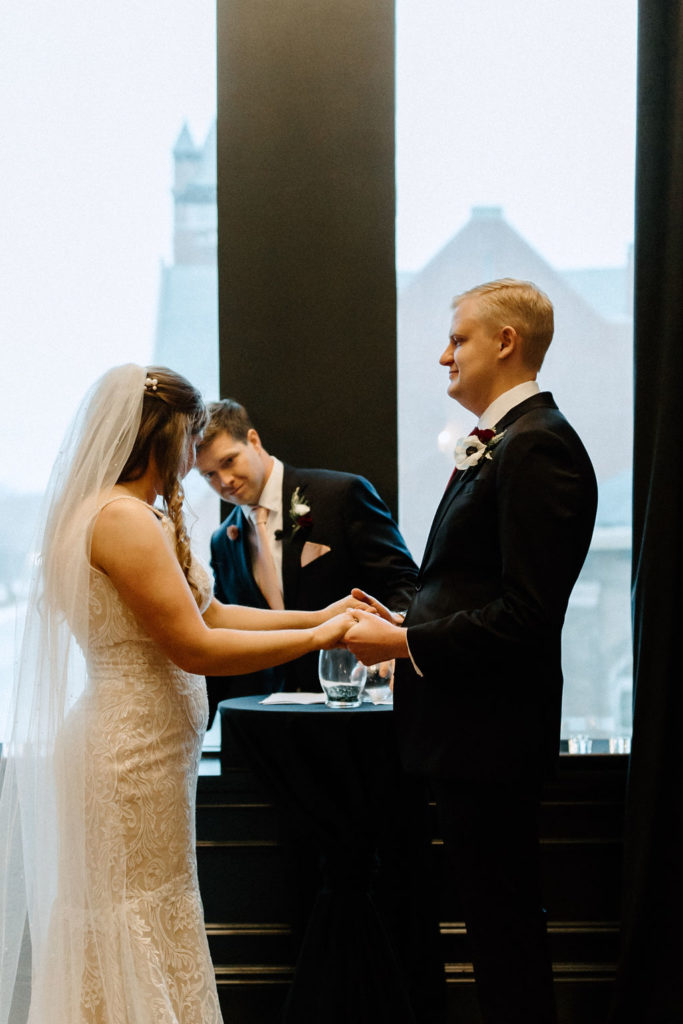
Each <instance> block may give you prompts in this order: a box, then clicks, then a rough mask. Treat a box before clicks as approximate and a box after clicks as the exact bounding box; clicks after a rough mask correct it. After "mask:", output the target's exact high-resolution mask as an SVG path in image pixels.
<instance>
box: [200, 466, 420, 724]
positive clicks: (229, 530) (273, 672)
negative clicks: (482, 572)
mask: <svg viewBox="0 0 683 1024" xmlns="http://www.w3.org/2000/svg"><path fill="white" fill-rule="evenodd" d="M297 487H298V488H299V492H300V494H301V495H302V496H303V498H304V499H305V501H306V503H307V504H308V505H309V507H310V509H311V520H312V522H311V523H310V524H308V525H304V526H300V527H299V529H297V530H296V531H294V529H293V524H292V523H291V522H290V518H289V507H290V503H291V499H292V495H293V493H294V491H295V489H296V488H297ZM282 505H283V536H282V577H283V596H284V602H285V607H286V608H298V609H303V610H305V611H309V610H313V609H317V608H323V607H325V606H326V605H328V604H330V603H331V602H332V601H336V600H337V599H338V598H340V597H343V596H344V594H347V593H349V591H350V590H351V588H352V587H361V588H362V589H364V590H367V591H368V592H369V593H371V594H373V595H374V596H376V597H378V598H379V599H380V600H381V601H383V602H384V603H385V604H387V605H388V606H389V607H390V608H392V609H395V610H403V609H405V608H406V607H407V606H408V604H409V602H410V599H411V597H412V595H413V593H414V591H415V577H416V575H417V566H416V565H415V563H414V562H413V560H412V558H411V557H410V553H409V552H408V549H407V547H406V545H405V542H404V540H403V538H402V536H401V534H400V533H399V531H398V527H397V526H396V524H395V522H394V521H393V519H392V518H391V514H390V512H389V510H388V508H387V507H386V505H385V504H384V502H383V501H382V499H381V498H380V497H379V495H378V494H377V491H376V490H375V489H374V487H373V486H372V484H371V483H369V481H367V480H365V479H364V478H363V477H360V476H354V475H353V474H351V473H338V472H334V471H332V470H326V469H294V468H293V467H292V466H287V465H285V467H284V476H283V487H282ZM245 525H246V524H245V523H244V515H243V512H242V509H241V508H240V507H238V506H236V507H235V508H234V509H233V510H232V512H231V513H230V515H229V516H228V518H227V519H226V520H225V521H224V522H223V523H222V524H221V526H220V527H219V529H218V530H216V532H215V533H214V535H213V537H212V538H211V565H212V567H213V571H214V576H215V581H216V583H215V593H216V597H217V598H218V600H219V601H222V602H223V603H225V604H241V605H250V606H252V607H256V608H265V607H267V604H266V601H265V599H264V597H263V595H262V594H261V591H260V590H259V588H258V586H257V585H256V583H255V581H254V577H253V575H252V571H251V549H250V544H249V537H248V533H247V530H248V527H246V528H245ZM235 534H236V536H235ZM231 536H232V538H233V539H231ZM307 541H310V542H311V543H314V544H321V545H325V546H327V547H329V548H330V550H329V551H328V552H326V553H325V554H323V555H321V556H320V557H318V558H316V559H315V560H314V561H312V562H310V563H309V564H308V565H305V566H302V565H301V554H302V550H303V548H304V544H305V543H306V542H307ZM208 687H209V703H210V707H211V716H213V711H214V710H215V707H216V704H217V702H218V701H220V700H225V699H226V698H228V697H236V696H243V695H245V694H250V693H270V692H274V691H276V690H282V689H286V690H297V689H298V690H304V691H311V690H313V691H315V690H318V689H319V688H320V685H319V682H318V664H317V655H316V654H310V655H306V656H305V657H303V658H299V659H298V660H297V661H294V662H290V663H288V664H286V665H282V666H278V667H276V668H273V669H266V670H264V671H263V672H255V673H252V674H250V675H244V676H232V677H225V678H210V679H209V680H208Z"/></svg>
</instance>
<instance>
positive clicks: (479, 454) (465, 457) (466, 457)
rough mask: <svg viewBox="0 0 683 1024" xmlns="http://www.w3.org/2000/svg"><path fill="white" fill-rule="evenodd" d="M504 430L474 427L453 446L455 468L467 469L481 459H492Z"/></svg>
mask: <svg viewBox="0 0 683 1024" xmlns="http://www.w3.org/2000/svg"><path fill="white" fill-rule="evenodd" d="M504 435H505V431H504V430H501V432H500V434H496V432H495V430H480V429H479V428H478V427H476V428H475V429H474V430H473V431H472V433H471V434H470V435H469V436H468V437H462V438H460V440H459V441H458V443H457V444H456V446H455V468H456V469H458V470H461V471H462V470H464V469H469V468H470V466H476V465H477V464H478V463H479V462H480V461H481V460H482V459H492V458H493V451H494V448H495V447H496V445H497V444H498V443H499V442H500V441H502V439H503V437H504Z"/></svg>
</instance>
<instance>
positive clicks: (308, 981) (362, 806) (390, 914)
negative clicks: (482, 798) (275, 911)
mask: <svg viewBox="0 0 683 1024" xmlns="http://www.w3.org/2000/svg"><path fill="white" fill-rule="evenodd" d="M262 699H263V698H262V697H238V698H234V699H232V700H228V701H223V702H222V703H221V704H220V705H219V708H220V712H221V720H222V732H223V744H224V746H225V745H226V744H228V745H230V744H233V743H237V744H238V745H239V747H241V749H242V750H243V751H244V753H245V756H246V757H247V760H248V761H249V763H250V764H251V766H252V768H253V769H254V771H255V773H256V774H257V775H258V776H259V777H260V779H261V780H262V782H263V783H264V784H265V786H266V787H267V789H268V790H269V791H270V792H271V794H272V795H273V798H274V800H275V801H276V803H277V805H278V806H279V808H280V811H281V813H282V814H283V815H284V817H285V818H286V822H287V831H288V833H289V835H290V836H292V837H296V840H295V842H296V843H297V844H299V845H304V844H305V846H306V847H307V848H308V849H312V850H315V851H316V854H317V855H318V856H319V858H320V863H321V868H322V870H321V876H320V888H319V890H318V893H317V897H316V899H315V903H314V906H313V910H312V913H311V916H310V920H309V922H308V926H307V929H306V931H305V935H304V938H303V943H302V945H301V950H300V953H299V958H298V962H297V967H296V974H295V979H294V983H293V985H292V987H291V990H290V994H289V998H288V1001H287V1005H286V1008H285V1015H284V1020H285V1021H286V1022H287V1024H317V1022H321V1024H322V1022H325V1024H366V1022H367V1024H385V1022H386V1024H416V1022H419V1024H427V1022H431V1021H436V1020H439V1019H440V1013H441V1010H440V1007H441V1000H442V995H443V989H442V985H443V981H442V978H443V968H442V965H441V963H440V962H439V959H438V956H439V954H438V933H437V930H436V918H435V915H434V914H433V913H432V912H431V909H432V904H433V900H432V895H431V881H432V878H433V872H432V869H431V865H430V863H429V842H428V836H429V830H428V824H427V820H426V810H427V803H426V799H425V795H424V792H423V790H422V785H421V783H418V782H417V781H414V780H408V779H407V778H406V777H405V776H404V775H403V773H402V771H401V767H400V762H399V758H398V752H397V748H396V742H395V737H394V730H393V715H392V709H391V707H390V706H386V705H372V704H363V705H362V706H361V707H360V708H355V709H340V710H337V709H332V708H328V707H326V706H325V705H322V704H311V705H278V704H272V705H263V704H261V703H260V701H261V700H262Z"/></svg>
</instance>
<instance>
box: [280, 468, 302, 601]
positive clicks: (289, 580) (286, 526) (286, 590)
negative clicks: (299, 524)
mask: <svg viewBox="0 0 683 1024" xmlns="http://www.w3.org/2000/svg"><path fill="white" fill-rule="evenodd" d="M296 486H297V482H296V470H295V469H293V468H292V467H291V466H287V465H286V466H285V467H284V473H283V475H282V594H283V597H284V602H285V608H291V607H292V604H291V602H292V600H293V598H294V595H295V594H296V592H297V589H298V584H299V573H300V572H301V549H302V547H303V544H304V537H303V536H302V534H303V532H304V531H303V530H301V529H299V530H297V531H296V533H292V523H291V522H290V519H289V506H290V504H291V501H292V494H293V493H294V491H295V489H296Z"/></svg>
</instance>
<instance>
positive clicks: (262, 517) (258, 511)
mask: <svg viewBox="0 0 683 1024" xmlns="http://www.w3.org/2000/svg"><path fill="white" fill-rule="evenodd" d="M249 515H250V517H251V521H252V523H253V524H254V526H255V527H256V559H255V561H254V565H253V570H254V579H255V580H256V583H257V584H258V588H259V590H260V591H261V593H262V594H263V596H264V597H265V599H266V601H267V602H268V604H269V605H270V607H271V608H284V606H285V603H284V601H283V599H282V590H281V589H280V583H279V580H278V578H277V572H276V570H275V562H274V561H273V554H272V552H271V550H270V542H269V540H268V531H267V530H266V522H267V521H268V509H267V508H263V507H262V506H261V505H256V506H255V507H254V508H252V509H251V510H250V512H249Z"/></svg>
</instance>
